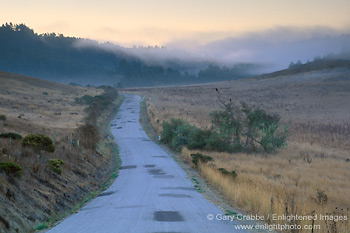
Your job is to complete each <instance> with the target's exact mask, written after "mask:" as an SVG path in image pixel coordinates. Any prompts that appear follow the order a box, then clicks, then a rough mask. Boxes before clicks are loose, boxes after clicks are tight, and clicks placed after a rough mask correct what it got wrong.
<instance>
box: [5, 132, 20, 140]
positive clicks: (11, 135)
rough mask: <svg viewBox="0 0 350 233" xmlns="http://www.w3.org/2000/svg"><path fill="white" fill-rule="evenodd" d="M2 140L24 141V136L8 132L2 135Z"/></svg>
mask: <svg viewBox="0 0 350 233" xmlns="http://www.w3.org/2000/svg"><path fill="white" fill-rule="evenodd" d="M0 138H11V139H13V140H19V139H22V136H21V135H19V134H17V133H12V132H8V133H2V134H0Z"/></svg>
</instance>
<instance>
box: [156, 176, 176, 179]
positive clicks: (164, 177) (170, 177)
mask: <svg viewBox="0 0 350 233" xmlns="http://www.w3.org/2000/svg"><path fill="white" fill-rule="evenodd" d="M153 177H154V178H162V179H172V178H174V176H173V175H159V176H153Z"/></svg>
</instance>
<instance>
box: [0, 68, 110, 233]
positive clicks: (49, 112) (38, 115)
mask: <svg viewBox="0 0 350 233" xmlns="http://www.w3.org/2000/svg"><path fill="white" fill-rule="evenodd" d="M0 83H1V85H0V115H1V116H2V117H0V118H1V120H0V199H1V202H0V209H1V210H0V231H1V232H3V231H5V232H31V231H33V229H34V228H35V227H37V228H38V229H40V228H43V227H46V226H47V222H50V221H52V220H54V219H57V218H59V217H60V216H63V215H64V214H65V213H67V212H69V211H70V210H71V209H72V208H74V207H75V206H76V205H78V204H79V203H81V202H82V201H83V200H84V199H85V198H88V197H89V196H90V195H94V194H95V192H96V191H97V190H98V189H100V188H101V187H102V185H103V184H104V183H105V182H106V181H107V179H108V178H109V176H110V175H111V173H112V171H113V169H115V160H114V156H113V152H114V151H113V150H114V149H115V146H114V145H113V144H112V141H108V140H106V138H105V136H106V135H107V132H105V131H104V128H105V126H106V124H107V123H108V121H109V118H110V117H111V116H112V115H113V114H114V112H115V111H116V108H115V107H114V105H108V108H106V109H105V110H104V112H103V113H104V114H103V117H99V118H98V120H97V122H96V124H95V125H94V126H91V127H90V126H89V127H90V128H89V127H87V119H90V118H91V116H89V111H84V110H85V109H86V108H87V107H89V105H88V103H81V104H78V103H77V101H76V100H75V99H76V98H80V97H82V96H85V95H89V96H92V97H93V96H96V95H102V96H103V95H105V94H106V90H107V89H105V90H103V89H98V88H82V87H73V86H67V85H63V84H58V83H54V82H49V81H44V80H40V79H35V78H30V77H24V76H19V75H15V74H11V73H6V72H0ZM107 92H108V91H107ZM90 106H91V105H90ZM95 110H96V109H95ZM97 110H98V109H97ZM90 122H91V121H90ZM97 128H100V129H101V130H99V131H100V132H98V131H94V129H97ZM102 129H103V130H102ZM94 132H96V133H95V134H93V133H94ZM9 133H13V134H9ZM15 134H16V135H17V134H18V135H21V136H22V138H24V137H25V136H27V135H29V134H41V135H44V136H48V137H49V138H50V139H51V140H53V141H54V147H55V151H54V152H48V151H45V149H37V147H34V146H24V145H23V143H22V140H21V139H17V140H16V137H15V136H13V135H15ZM1 135H2V136H1ZM7 135H12V137H11V139H10V137H8V136H7ZM91 138H93V140H94V141H93V142H92V143H90V144H88V143H87V142H90V141H91ZM93 144H96V145H95V146H93V147H92V146H91V145H93ZM113 161H114V162H113ZM8 162H11V163H12V164H16V165H17V166H19V168H21V170H20V172H16V171H15V170H13V169H14V168H12V170H11V169H9V163H8ZM5 166H7V167H5ZM86 200H88V199H86Z"/></svg>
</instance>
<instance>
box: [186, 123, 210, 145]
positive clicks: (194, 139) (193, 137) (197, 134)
mask: <svg viewBox="0 0 350 233" xmlns="http://www.w3.org/2000/svg"><path fill="white" fill-rule="evenodd" d="M210 135H211V131H210V130H202V129H199V128H197V127H193V128H192V130H191V132H190V134H189V138H190V140H189V142H188V145H187V147H188V148H189V149H204V148H205V147H206V144H207V141H208V140H209V138H210Z"/></svg>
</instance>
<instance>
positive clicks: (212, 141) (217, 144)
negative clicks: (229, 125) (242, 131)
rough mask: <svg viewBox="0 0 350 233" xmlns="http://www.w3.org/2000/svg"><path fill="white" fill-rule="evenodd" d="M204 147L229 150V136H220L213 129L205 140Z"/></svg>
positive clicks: (221, 150)
mask: <svg viewBox="0 0 350 233" xmlns="http://www.w3.org/2000/svg"><path fill="white" fill-rule="evenodd" d="M206 149H207V150H210V151H220V152H223V151H229V150H230V141H229V138H227V137H223V136H221V135H220V134H219V133H217V132H215V131H213V132H212V133H211V135H210V137H209V139H208V140H207V144H206Z"/></svg>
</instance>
